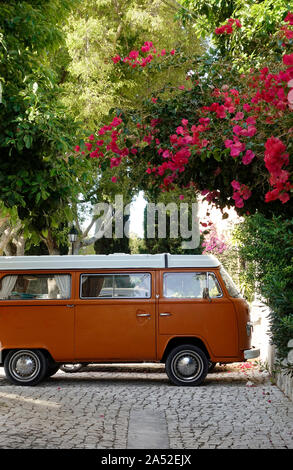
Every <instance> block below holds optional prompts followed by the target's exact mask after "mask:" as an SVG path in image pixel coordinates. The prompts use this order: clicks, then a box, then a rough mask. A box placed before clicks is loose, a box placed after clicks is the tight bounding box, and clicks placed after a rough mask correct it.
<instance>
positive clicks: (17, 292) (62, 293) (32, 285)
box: [0, 273, 71, 300]
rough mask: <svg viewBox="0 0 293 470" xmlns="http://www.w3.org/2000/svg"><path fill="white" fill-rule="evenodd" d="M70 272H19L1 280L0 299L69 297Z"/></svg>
mask: <svg viewBox="0 0 293 470" xmlns="http://www.w3.org/2000/svg"><path fill="white" fill-rule="evenodd" d="M70 291H71V276H70V275H69V274H35V273H33V274H17V275H8V276H4V277H3V278H2V279H1V281H0V300H33V299H52V300H54V299H69V298H70Z"/></svg>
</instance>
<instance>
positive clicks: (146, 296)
mask: <svg viewBox="0 0 293 470" xmlns="http://www.w3.org/2000/svg"><path fill="white" fill-rule="evenodd" d="M154 287H155V276H154V272H149V271H148V272H132V273H129V272H125V271H117V272H115V273H109V272H97V273H91V274H85V273H84V274H83V273H80V299H79V300H78V301H77V303H76V328H75V355H76V359H77V360H78V361H93V362H94V361H97V362H101V361H111V360H113V361H114V360H115V361H116V362H117V361H143V360H153V359H155V357H156V348H155V326H156V319H155V305H156V304H155V295H154Z"/></svg>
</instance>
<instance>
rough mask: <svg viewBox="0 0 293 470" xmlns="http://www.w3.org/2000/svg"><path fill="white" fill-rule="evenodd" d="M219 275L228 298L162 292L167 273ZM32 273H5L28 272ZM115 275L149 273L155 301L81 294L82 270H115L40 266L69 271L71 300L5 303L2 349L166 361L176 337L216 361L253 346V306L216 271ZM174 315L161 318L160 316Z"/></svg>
mask: <svg viewBox="0 0 293 470" xmlns="http://www.w3.org/2000/svg"><path fill="white" fill-rule="evenodd" d="M195 271H196V272H207V271H208V272H213V273H214V274H215V275H216V277H217V279H218V282H219V284H220V286H221V290H222V292H223V296H222V297H221V298H212V299H205V298H201V299H183V298H180V299H179V298H178V299H175V298H164V297H163V274H164V272H176V273H181V272H184V273H186V272H195ZM28 272H29V271H28V270H25V271H23V270H19V271H13V272H11V271H7V272H3V271H2V272H1V274H0V279H1V278H2V277H3V276H5V275H11V274H27V273H28ZM110 272H111V273H113V272H114V273H115V274H116V273H120V274H121V273H125V274H129V273H150V274H151V277H152V283H151V286H152V288H151V297H150V298H147V299H145V298H125V299H124V298H109V299H107V298H97V299H82V298H80V294H79V286H80V276H81V275H82V274H90V273H92V274H103V273H107V274H108V273H109V269H107V270H104V269H94V270H93V269H89V270H87V269H83V270H82V271H80V270H69V269H68V270H58V271H57V270H56V271H54V270H52V269H51V270H50V271H48V270H34V271H33V273H34V274H45V273H50V274H70V275H71V279H72V288H71V298H69V299H65V300H47V299H46V300H42V299H41V300H1V301H0V341H1V345H0V346H1V350H2V351H5V350H11V349H45V350H47V351H48V352H49V353H50V354H51V356H52V358H53V359H54V360H55V361H56V362H59V363H62V362H96V363H98V362H142V361H149V362H156V361H161V359H162V357H163V355H164V352H165V349H166V347H167V345H168V343H169V341H170V340H173V339H174V338H196V339H198V340H200V341H201V342H202V343H203V345H204V346H205V348H206V350H207V351H208V354H209V359H210V360H211V361H212V362H238V361H243V360H244V355H243V351H244V350H247V349H249V348H250V336H248V335H247V331H246V324H247V321H249V312H248V305H247V303H246V301H245V300H244V299H242V298H233V297H230V296H229V294H228V292H227V289H226V287H225V284H224V282H223V281H222V279H221V276H220V274H219V269H218V268H193V269H191V268H176V269H175V268H172V269H157V268H154V269H143V268H139V269H138V268H135V269H131V270H130V269H113V270H111V271H110ZM162 313H163V314H168V315H161V314H162Z"/></svg>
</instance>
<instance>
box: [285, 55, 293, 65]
mask: <svg viewBox="0 0 293 470" xmlns="http://www.w3.org/2000/svg"><path fill="white" fill-rule="evenodd" d="M283 64H285V65H293V54H285V55H283Z"/></svg>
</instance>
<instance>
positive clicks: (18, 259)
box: [0, 253, 220, 271]
mask: <svg viewBox="0 0 293 470" xmlns="http://www.w3.org/2000/svg"><path fill="white" fill-rule="evenodd" d="M219 265H220V262H219V261H218V260H217V258H215V257H214V256H211V255H170V254H164V253H162V254H157V255H143V254H142V255H129V254H124V253H117V254H111V255H69V256H61V255H60V256H0V271H11V270H22V269H23V270H29V271H31V270H37V269H52V270H56V269H101V268H103V269H105V268H106V269H118V268H130V269H131V268H165V267H169V268H185V267H186V268H187V267H188V268H215V267H218V266H219Z"/></svg>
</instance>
